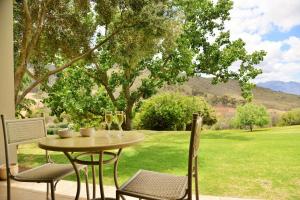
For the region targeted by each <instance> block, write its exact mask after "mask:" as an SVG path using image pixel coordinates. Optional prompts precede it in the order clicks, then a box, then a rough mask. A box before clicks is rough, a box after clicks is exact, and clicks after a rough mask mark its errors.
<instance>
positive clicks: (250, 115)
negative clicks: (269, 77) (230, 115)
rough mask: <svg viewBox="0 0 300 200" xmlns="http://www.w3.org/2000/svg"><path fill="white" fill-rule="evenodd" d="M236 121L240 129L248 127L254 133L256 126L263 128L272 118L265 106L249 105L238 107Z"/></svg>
mask: <svg viewBox="0 0 300 200" xmlns="http://www.w3.org/2000/svg"><path fill="white" fill-rule="evenodd" d="M234 121H235V123H236V125H237V126H239V127H248V128H249V129H250V131H251V132H252V131H253V128H254V126H260V127H263V126H265V125H267V124H269V123H270V116H269V114H268V112H267V109H266V108H265V107H264V106H258V105H255V104H252V103H247V104H245V105H243V106H238V107H237V111H236V115H235V118H234Z"/></svg>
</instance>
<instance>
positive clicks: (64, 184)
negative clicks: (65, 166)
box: [0, 181, 253, 200]
mask: <svg viewBox="0 0 300 200" xmlns="http://www.w3.org/2000/svg"><path fill="white" fill-rule="evenodd" d="M98 188H99V187H97V190H99V189H98ZM91 191H92V185H90V193H91ZM75 193H76V183H75V182H72V181H61V182H59V183H58V185H57V189H56V200H70V199H74V196H75ZM105 193H106V196H107V197H115V189H114V187H112V186H105ZM45 197H46V185H45V184H39V183H22V182H15V181H13V182H12V200H19V199H22V200H33V199H34V200H40V199H46V198H45ZM80 197H81V198H80V199H81V200H83V199H86V193H85V185H84V184H81V194H80ZM0 199H1V200H5V199H6V182H5V181H0ZM126 199H127V200H132V199H134V198H129V197H126ZM200 199H201V200H250V199H240V198H231V197H214V196H203V195H200ZM251 200H253V199H251Z"/></svg>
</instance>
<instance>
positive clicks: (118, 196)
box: [116, 191, 120, 200]
mask: <svg viewBox="0 0 300 200" xmlns="http://www.w3.org/2000/svg"><path fill="white" fill-rule="evenodd" d="M116 200H120V194H119V192H118V191H116Z"/></svg>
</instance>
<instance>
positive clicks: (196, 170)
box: [195, 156, 199, 200]
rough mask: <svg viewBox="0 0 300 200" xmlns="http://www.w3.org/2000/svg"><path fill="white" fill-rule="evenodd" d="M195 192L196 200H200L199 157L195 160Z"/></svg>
mask: <svg viewBox="0 0 300 200" xmlns="http://www.w3.org/2000/svg"><path fill="white" fill-rule="evenodd" d="M195 191H196V200H199V186H198V157H197V156H196V158H195Z"/></svg>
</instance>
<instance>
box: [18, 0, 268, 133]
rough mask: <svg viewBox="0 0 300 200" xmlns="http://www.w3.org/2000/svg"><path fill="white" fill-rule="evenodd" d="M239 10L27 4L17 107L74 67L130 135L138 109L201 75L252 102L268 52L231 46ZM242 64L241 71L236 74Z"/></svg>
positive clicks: (119, 0)
mask: <svg viewBox="0 0 300 200" xmlns="http://www.w3.org/2000/svg"><path fill="white" fill-rule="evenodd" d="M51 6H52V7H51ZM232 6H233V3H232V1H230V0H219V1H217V2H213V1H211V0H203V1H199V0H190V1H184V0H174V1H168V0H154V1H153V0H128V1H124V0H113V1H111V0H95V1H90V2H89V1H83V0H82V1H76V0H74V1H68V3H67V4H64V3H62V2H61V1H59V0H48V1H45V2H43V3H42V2H39V1H26V0H25V1H24V2H23V3H21V4H19V5H18V7H17V8H16V10H17V11H18V12H19V15H17V16H19V17H20V20H21V18H22V17H23V18H22V20H23V21H22V22H23V23H22V25H23V26H20V25H17V24H16V25H15V26H17V27H18V28H17V29H16V33H19V34H20V35H19V37H18V38H19V40H20V41H19V42H17V41H16V44H19V46H18V45H16V49H18V50H19V51H17V52H19V53H17V55H16V57H17V59H16V60H17V61H18V62H17V63H19V64H16V73H15V81H16V80H20V79H18V77H19V75H20V74H21V75H22V76H21V77H22V79H21V80H22V82H21V83H24V84H23V85H24V87H21V86H22V85H21V84H16V95H17V96H16V102H17V103H20V101H21V100H22V98H23V97H24V95H26V93H28V91H30V90H31V89H32V88H33V87H35V86H36V85H38V84H39V83H42V82H44V81H45V80H47V78H48V77H49V75H51V74H54V73H57V72H60V71H62V70H63V69H65V68H67V67H70V66H77V67H78V68H74V69H78V70H80V72H81V73H85V74H87V75H88V76H89V77H91V78H92V79H93V80H94V84H95V85H97V86H98V87H103V88H104V89H105V90H106V93H107V95H108V96H109V98H110V99H111V101H112V103H113V105H114V106H115V107H116V108H117V109H120V110H125V113H126V119H127V120H126V129H130V128H131V119H132V118H133V112H132V110H133V107H134V105H135V104H136V103H137V102H139V101H140V100H141V99H143V98H148V97H150V96H152V95H153V94H155V93H156V92H157V90H158V89H159V88H161V87H162V86H164V85H165V84H177V83H182V82H184V81H186V80H187V79H188V78H189V77H191V76H194V75H197V76H201V75H203V74H208V75H212V76H213V77H214V78H213V83H218V82H226V81H228V80H229V79H235V80H238V81H239V83H240V85H241V88H242V94H243V96H244V97H245V98H247V99H249V100H251V92H250V91H251V88H252V87H253V85H252V84H251V83H250V82H249V81H250V80H251V79H253V78H255V77H256V76H257V75H258V74H260V73H261V71H260V70H259V69H257V68H255V65H257V64H259V63H260V62H261V61H262V60H263V57H264V56H265V52H264V51H255V52H251V53H248V52H247V51H246V49H245V43H244V42H243V41H242V40H241V39H238V40H234V41H231V40H230V32H229V31H228V30H225V26H224V23H225V22H226V21H228V20H230V12H229V11H230V10H231V9H232ZM18 8H19V10H18ZM27 8H28V9H27ZM28 10H29V12H28ZM28 13H30V15H28ZM38 13H41V14H43V13H44V15H45V16H44V17H42V18H41V17H40V18H41V19H44V21H43V23H42V24H43V28H42V29H41V30H40V33H39V34H38V35H37V41H38V42H36V45H34V46H33V47H32V48H29V50H30V49H31V51H32V53H30V52H31V51H29V53H28V54H25V55H27V57H26V59H25V61H26V62H22V59H21V58H23V57H22V55H23V54H22V52H23V51H22V49H23V43H24V39H23V37H22V36H24V35H26V34H24V33H27V32H26V31H28V30H29V32H30V30H31V33H30V34H28V35H29V36H30V37H33V35H36V34H37V33H35V32H36V31H37V30H35V29H37V28H35V27H38V26H37V25H38V20H32V19H39V17H38V16H41V14H40V15H39V14H38ZM24 16H25V17H24ZM26 17H27V18H28V19H27V18H26ZM29 17H31V18H29ZM29 19H31V20H29ZM73 19H75V20H73ZM30 21H34V22H33V23H29V22H30ZM27 24H29V25H31V26H29V29H28V30H27V28H26V27H27ZM32 30H35V31H32ZM30 41H32V39H31V40H30ZM19 60H20V61H19ZM22 63H23V65H21V64H22ZM24 63H26V64H24ZM237 63H238V64H239V69H238V70H232V68H231V66H232V65H233V64H237ZM24 66H25V67H24ZM49 66H54V69H53V70H52V71H51V70H50V69H49V68H50V67H49ZM79 68H80V69H79ZM82 69H83V70H82ZM20 71H21V72H22V73H19V72H20ZM33 72H34V73H33ZM63 75H65V74H63ZM63 75H62V76H63ZM26 77H27V78H28V77H29V79H30V80H29V81H27V82H26V81H25V80H27V79H26ZM66 78H67V77H66ZM32 80H33V81H32ZM18 85H19V86H18ZM20 85H21V86H20Z"/></svg>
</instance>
